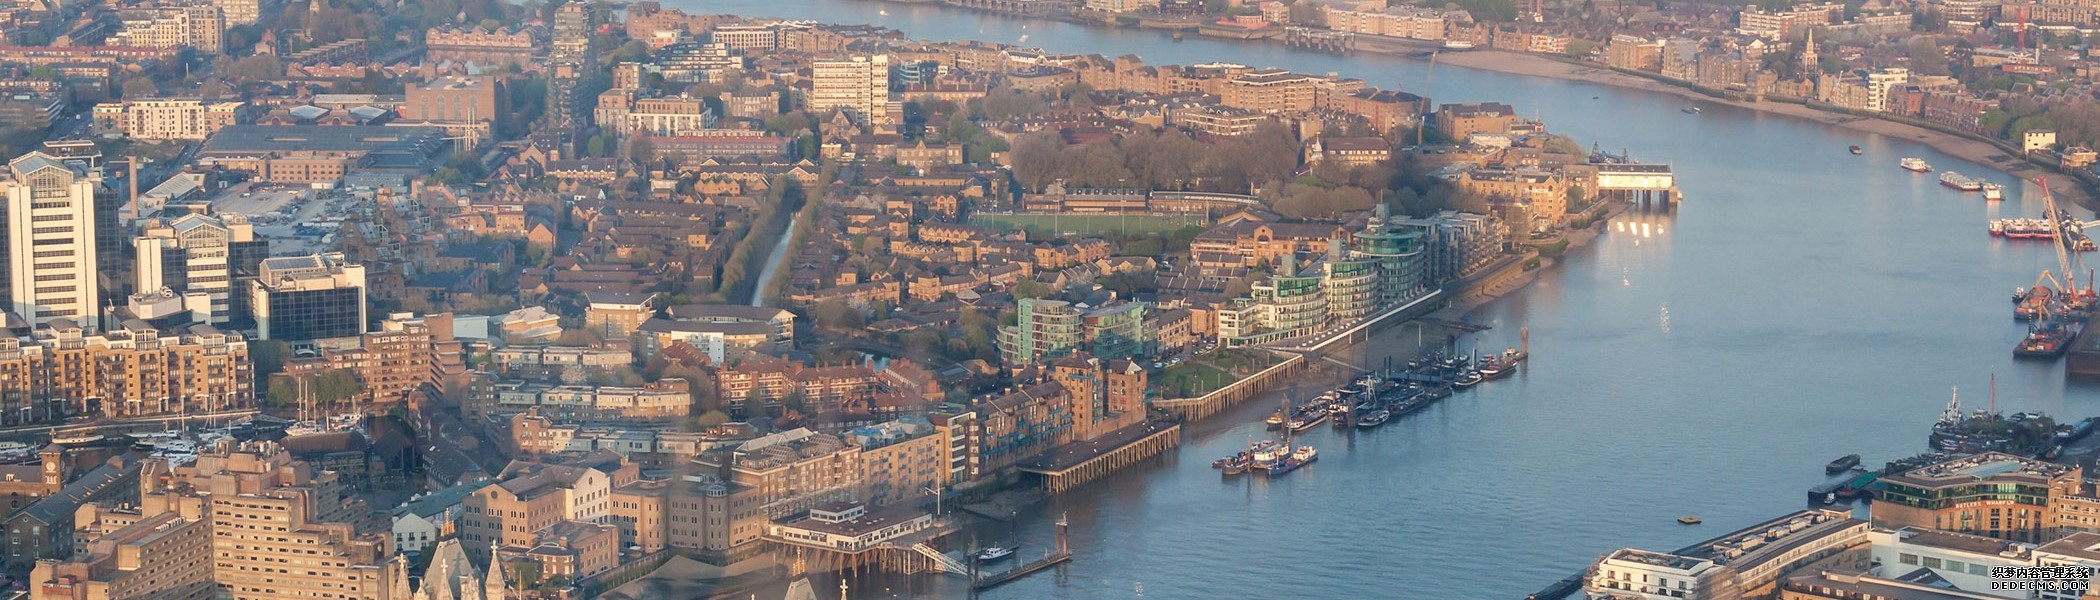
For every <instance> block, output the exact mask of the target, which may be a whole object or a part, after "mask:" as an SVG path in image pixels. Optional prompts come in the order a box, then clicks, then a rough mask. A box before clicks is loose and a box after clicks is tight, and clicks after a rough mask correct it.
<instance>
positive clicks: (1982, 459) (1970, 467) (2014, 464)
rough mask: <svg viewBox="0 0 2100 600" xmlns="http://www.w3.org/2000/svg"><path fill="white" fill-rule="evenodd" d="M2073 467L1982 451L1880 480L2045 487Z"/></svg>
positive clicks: (1936, 484)
mask: <svg viewBox="0 0 2100 600" xmlns="http://www.w3.org/2000/svg"><path fill="white" fill-rule="evenodd" d="M2074 468H2075V467H2071V466H2068V465H2060V464H2056V463H2052V462H2046V461H2039V460H2033V459H2028V458H2020V457H2018V456H2013V455H2011V454H2005V453H2003V452H1985V453H1982V454H1976V455H1972V456H1966V457H1962V458H1957V459H1954V460H1950V461H1946V462H1942V463H1938V464H1933V465H1927V466H1924V467H1919V468H1916V469H1911V470H1909V471H1904V472H1902V473H1899V474H1896V475H1890V476H1888V477H1883V478H1882V479H1881V480H1882V481H1885V482H1889V483H1895V484H1902V485H1908V486H1913V487H1925V488H1933V487H1946V486H1953V485H1964V484H1972V483H1980V482H1984V481H2011V482H2025V483H2034V484H2040V485H2047V484H2048V483H2049V482H2050V480H2053V479H2056V478H2058V477H2062V476H2064V475H2066V474H2069V473H2070V472H2071V471H2072V470H2073V469H2074Z"/></svg>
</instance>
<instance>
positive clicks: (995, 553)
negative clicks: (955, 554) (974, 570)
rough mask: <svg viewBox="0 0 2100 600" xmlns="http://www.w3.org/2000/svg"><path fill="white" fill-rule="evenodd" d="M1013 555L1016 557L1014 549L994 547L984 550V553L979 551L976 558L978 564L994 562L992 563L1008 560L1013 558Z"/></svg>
mask: <svg viewBox="0 0 2100 600" xmlns="http://www.w3.org/2000/svg"><path fill="white" fill-rule="evenodd" d="M1013 555H1014V549H1012V548H1005V547H1000V546H992V547H990V548H985V549H984V550H982V551H979V552H978V553H977V555H976V556H975V558H976V559H977V561H978V562H992V561H995V560H1004V559H1006V558H1007V557H1010V556H1013Z"/></svg>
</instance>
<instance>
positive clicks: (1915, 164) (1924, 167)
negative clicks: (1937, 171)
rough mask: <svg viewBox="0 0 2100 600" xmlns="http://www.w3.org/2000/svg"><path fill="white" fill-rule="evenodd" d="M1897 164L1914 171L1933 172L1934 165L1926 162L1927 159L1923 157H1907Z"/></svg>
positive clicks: (1906, 169)
mask: <svg viewBox="0 0 2100 600" xmlns="http://www.w3.org/2000/svg"><path fill="white" fill-rule="evenodd" d="M1897 164H1900V165H1902V166H1903V170H1905V171H1910V172H1912V173H1931V172H1932V165H1930V164H1926V162H1925V159H1922V158H1905V159H1903V160H1901V161H1898V163H1897Z"/></svg>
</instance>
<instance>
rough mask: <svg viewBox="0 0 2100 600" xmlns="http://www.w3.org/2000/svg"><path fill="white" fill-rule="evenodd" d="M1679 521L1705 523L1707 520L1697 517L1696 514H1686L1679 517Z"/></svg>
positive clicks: (1690, 523) (1687, 523)
mask: <svg viewBox="0 0 2100 600" xmlns="http://www.w3.org/2000/svg"><path fill="white" fill-rule="evenodd" d="M1677 522H1679V523H1683V524H1686V525H1698V524H1700V523H1704V522H1705V521H1701V520H1700V519H1699V517H1695V516H1692V515H1685V516H1682V517H1677Z"/></svg>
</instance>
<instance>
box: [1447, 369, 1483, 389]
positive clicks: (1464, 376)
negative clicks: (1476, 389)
mask: <svg viewBox="0 0 2100 600" xmlns="http://www.w3.org/2000/svg"><path fill="white" fill-rule="evenodd" d="M1480 380H1481V376H1480V371H1477V370H1474V369H1466V370H1465V372H1463V373H1459V374H1458V378H1457V379H1453V380H1451V385H1453V386H1457V387H1458V389H1466V388H1469V387H1473V386H1474V385H1475V384H1478V383H1480Z"/></svg>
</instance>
